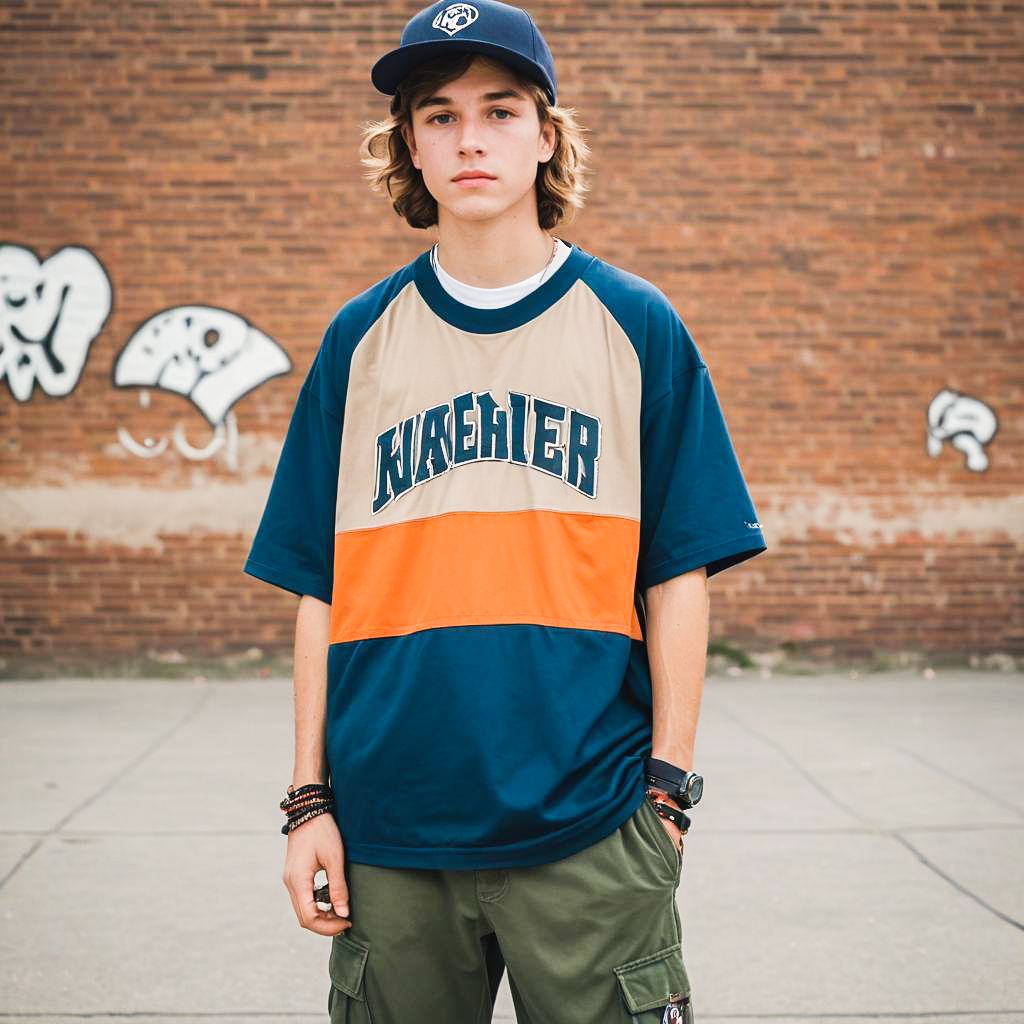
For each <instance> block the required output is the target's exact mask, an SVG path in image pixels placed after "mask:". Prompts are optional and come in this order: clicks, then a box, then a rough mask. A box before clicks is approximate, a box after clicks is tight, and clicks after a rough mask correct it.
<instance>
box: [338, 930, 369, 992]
mask: <svg viewBox="0 0 1024 1024" xmlns="http://www.w3.org/2000/svg"><path fill="white" fill-rule="evenodd" d="M369 952H370V949H369V947H368V946H364V945H362V944H361V943H359V942H356V941H355V940H354V939H350V938H349V937H348V936H347V935H342V934H340V933H339V934H338V935H335V936H334V938H333V940H332V945H331V959H330V962H329V965H328V970H329V972H330V975H331V981H332V983H333V984H334V985H335V986H336V987H337V988H340V989H341V991H342V992H345V993H347V994H348V995H350V996H355V998H356V999H362V998H363V971H364V970H365V968H366V957H367V956H368V955H369Z"/></svg>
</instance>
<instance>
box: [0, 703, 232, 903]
mask: <svg viewBox="0 0 1024 1024" xmlns="http://www.w3.org/2000/svg"><path fill="white" fill-rule="evenodd" d="M213 693H214V688H213V686H210V685H207V686H206V687H204V692H203V693H202V694H200V696H199V699H198V700H197V701H196V702H195V703H194V704H193V706H192V707H191V708H189V709H188V710H187V711H186V712H185V713H184V714H183V715H182V716H181V718H179V719H178V720H177V721H176V722H173V723H172V724H171V725H170V726H169V727H168V728H167V729H165V730H164V731H163V732H162V733H160V734H159V735H158V736H156V738H155V739H154V740H153V741H152V742H151V743H150V744H149V746H148V747H146V748H145V749H144V750H142V751H140V753H138V754H137V755H136V756H135V757H134V758H133V759H132V760H131V761H129V762H128V763H127V764H125V765H123V766H122V767H121V769H120V770H119V771H117V772H115V773H114V774H113V775H112V776H111V777H110V778H109V779H107V781H106V782H104V783H103V785H101V786H100V787H99V788H98V789H97V790H96V791H95V792H94V793H92V794H91V795H90V796H87V797H86V798H85V799H84V800H82V801H80V802H79V803H78V804H77V805H76V806H74V807H72V808H71V810H70V811H68V812H67V814H65V815H64V817H63V818H60V819H59V820H58V821H56V822H55V823H54V824H53V825H52V826H51V827H50V828H49V829H47V830H46V831H45V832H43V833H42V834H41V835H40V836H39V838H38V839H37V840H36V841H35V842H34V843H33V844H32V845H31V846H30V847H29V848H28V849H27V850H26V851H25V852H24V853H23V854H22V855H21V857H19V858H18V860H16V861H15V863H14V865H13V866H12V867H11V869H10V871H8V872H7V874H5V875H4V876H3V877H2V878H0V889H3V887H4V886H5V885H7V883H8V882H9V881H10V880H11V879H12V878H13V877H14V876H15V875H16V874H17V873H18V872H19V871H20V870H21V868H22V867H23V866H24V865H25V864H27V863H28V862H29V861H30V860H31V859H32V857H33V856H34V855H35V853H36V851H37V850H38V849H39V848H40V847H41V846H42V845H43V844H44V843H45V842H46V841H47V840H48V839H52V838H53V836H55V835H57V834H58V833H59V832H61V831H62V830H63V828H64V826H65V825H66V824H67V823H68V822H69V821H71V819H72V818H74V816H75V815H76V814H78V813H79V812H81V811H83V810H85V808H86V807H89V806H91V805H92V804H94V803H95V802H96V801H97V800H99V798H100V797H101V796H103V795H104V794H105V793H107V792H109V791H110V789H111V788H112V787H113V786H115V785H116V784H117V783H118V782H120V781H121V780H122V779H123V778H124V777H125V776H126V775H128V774H130V773H131V772H133V771H134V770H135V769H136V768H137V767H138V766H139V765H140V764H142V762H143V761H145V760H146V758H148V757H151V756H152V755H153V753H154V752H155V751H157V750H159V749H160V747H162V746H163V745H164V744H165V743H166V742H167V741H168V740H169V739H171V737H173V736H174V734H175V733H177V732H178V731H179V730H180V729H181V728H183V727H184V726H185V725H187V724H188V723H189V722H191V721H192V719H193V718H195V717H196V715H198V714H199V712H200V711H202V709H203V708H204V707H205V705H206V703H207V701H208V700H209V699H210V697H211V696H213Z"/></svg>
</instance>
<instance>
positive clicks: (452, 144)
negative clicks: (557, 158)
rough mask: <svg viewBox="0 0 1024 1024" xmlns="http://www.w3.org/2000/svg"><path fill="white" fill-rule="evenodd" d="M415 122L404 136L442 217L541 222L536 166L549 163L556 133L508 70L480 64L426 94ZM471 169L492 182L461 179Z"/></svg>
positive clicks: (417, 109) (439, 216) (418, 106)
mask: <svg viewBox="0 0 1024 1024" xmlns="http://www.w3.org/2000/svg"><path fill="white" fill-rule="evenodd" d="M412 117H413V131H412V132H411V133H410V132H409V130H408V127H406V128H404V129H403V134H404V136H405V140H406V143H407V144H408V146H409V151H410V153H411V155H412V161H413V164H414V165H415V166H416V167H417V168H419V170H420V171H422V173H423V181H424V184H425V185H426V186H427V188H428V189H429V191H430V194H431V195H432V196H433V197H434V198H435V199H436V200H437V203H438V207H439V209H438V218H439V220H440V219H441V218H442V217H444V216H453V217H457V218H460V219H463V220H476V221H479V220H491V219H493V218H496V217H499V216H502V215H506V214H508V213H509V212H512V213H522V214H523V215H525V216H531V217H533V219H534V220H535V219H536V209H537V204H536V194H535V191H534V183H535V181H536V179H537V165H538V164H539V163H543V162H545V161H547V160H550V159H551V156H552V154H553V153H554V150H555V129H554V126H553V125H551V124H547V125H544V126H543V128H542V126H541V124H540V121H539V119H538V116H537V107H536V105H535V104H534V101H533V99H532V98H531V97H530V96H529V94H528V93H527V92H526V91H525V90H524V89H523V88H522V87H521V86H520V85H519V84H518V83H517V82H516V79H515V78H514V77H513V75H512V74H511V73H510V72H508V71H506V70H504V69H503V68H496V67H495V66H494V65H491V64H488V63H485V62H483V61H481V60H479V59H477V60H475V61H474V62H473V63H472V65H470V67H469V70H467V71H466V72H465V74H463V75H462V77H461V78H458V79H456V80H455V81H453V82H449V83H448V84H447V85H445V86H443V87H442V88H441V89H440V90H438V93H437V95H433V96H421V97H420V98H419V100H417V102H416V106H415V109H414V110H413V114H412ZM465 171H482V172H485V174H486V175H489V177H475V178H470V179H468V180H463V181H456V180H455V179H456V177H457V176H458V175H459V174H462V173H464V172H465ZM529 211H532V212H529Z"/></svg>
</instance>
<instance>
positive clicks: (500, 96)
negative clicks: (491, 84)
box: [415, 89, 526, 110]
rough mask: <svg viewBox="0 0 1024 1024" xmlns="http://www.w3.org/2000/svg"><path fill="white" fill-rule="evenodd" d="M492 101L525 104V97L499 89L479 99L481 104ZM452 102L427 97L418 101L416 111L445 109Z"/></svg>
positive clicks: (508, 90) (513, 91)
mask: <svg viewBox="0 0 1024 1024" xmlns="http://www.w3.org/2000/svg"><path fill="white" fill-rule="evenodd" d="M494 100H522V101H523V102H524V103H525V102H526V97H525V96H524V95H523V94H522V93H521V92H516V90H515V89H501V90H499V91H498V92H485V93H484V94H483V96H481V97H480V101H481V102H482V103H493V102H494ZM454 102H455V100H453V99H452V98H451V97H450V96H427V97H426V98H425V99H422V100H420V101H419V103H417V104H416V107H415V109H416V110H422V109H423V108H424V107H447V106H450V105H451V104H453V103H454Z"/></svg>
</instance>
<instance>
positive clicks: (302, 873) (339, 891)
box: [282, 814, 352, 935]
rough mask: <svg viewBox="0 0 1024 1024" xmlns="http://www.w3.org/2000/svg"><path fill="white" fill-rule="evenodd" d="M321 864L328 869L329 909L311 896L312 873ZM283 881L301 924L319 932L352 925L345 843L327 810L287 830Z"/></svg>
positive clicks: (335, 931)
mask: <svg viewBox="0 0 1024 1024" xmlns="http://www.w3.org/2000/svg"><path fill="white" fill-rule="evenodd" d="M321 868H323V870H324V871H326V872H327V883H328V885H329V886H330V892H331V903H332V907H331V909H330V910H321V909H320V908H319V907H318V906H317V905H316V900H315V899H314V898H313V877H314V875H316V873H317V872H318V871H319V870H320V869H321ZM282 881H283V882H284V884H285V888H286V889H287V890H288V895H289V896H290V897H291V901H292V908H293V909H294V910H295V916H296V917H297V918H298V919H299V924H300V925H302V927H303V928H308V929H309V930H310V931H312V932H316V933H317V934H318V935H337V934H338V933H339V932H343V931H344V930H345V929H346V928H351V927H352V922H351V920H349V917H350V914H351V911H350V910H349V908H348V885H347V884H346V882H345V847H344V844H343V843H342V841H341V833H340V832H339V831H338V826H337V823H336V822H335V820H334V818H333V817H332V816H331V815H330V814H318V815H317V816H316V817H315V818H310V819H309V821H307V822H304V823H303V824H301V825H300V826H299V827H298V828H297V829H295V830H294V831H293V832H289V833H288V853H287V854H286V856H285V863H284V876H283V879H282ZM339 910H340V911H341V913H338V911H339Z"/></svg>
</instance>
